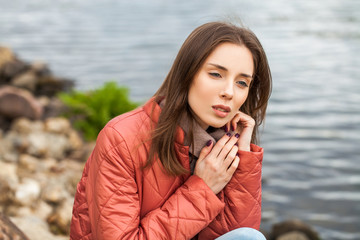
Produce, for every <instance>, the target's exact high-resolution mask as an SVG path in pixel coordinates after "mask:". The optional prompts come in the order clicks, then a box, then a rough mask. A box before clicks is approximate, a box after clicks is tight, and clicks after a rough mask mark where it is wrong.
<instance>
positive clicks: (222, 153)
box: [218, 133, 240, 160]
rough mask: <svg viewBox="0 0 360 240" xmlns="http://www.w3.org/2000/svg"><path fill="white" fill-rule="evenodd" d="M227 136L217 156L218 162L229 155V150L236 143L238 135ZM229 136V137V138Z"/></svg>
mask: <svg viewBox="0 0 360 240" xmlns="http://www.w3.org/2000/svg"><path fill="white" fill-rule="evenodd" d="M227 136H228V141H227V142H226V143H225V144H224V145H223V147H222V149H221V151H220V152H219V154H218V158H219V159H220V160H224V159H225V158H226V156H227V155H228V154H229V152H230V151H231V149H232V148H233V147H234V145H235V144H236V142H237V141H238V138H239V136H240V135H239V134H238V133H236V134H235V135H233V136H231V135H230V134H228V135H227ZM229 136H231V137H229ZM221 139H222V138H221Z"/></svg>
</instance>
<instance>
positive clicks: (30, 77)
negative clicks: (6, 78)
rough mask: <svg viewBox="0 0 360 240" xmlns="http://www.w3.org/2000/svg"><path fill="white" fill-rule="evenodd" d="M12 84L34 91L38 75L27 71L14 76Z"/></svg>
mask: <svg viewBox="0 0 360 240" xmlns="http://www.w3.org/2000/svg"><path fill="white" fill-rule="evenodd" d="M10 84H11V85H13V86H15V87H19V88H24V89H27V90H29V91H30V92H34V91H35V89H36V84H37V76H36V75H35V74H34V73H33V72H31V71H27V72H24V73H22V74H19V75H18V76H16V77H14V78H13V79H12V80H11V82H10Z"/></svg>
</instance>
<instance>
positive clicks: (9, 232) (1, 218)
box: [0, 212, 29, 240]
mask: <svg viewBox="0 0 360 240" xmlns="http://www.w3.org/2000/svg"><path fill="white" fill-rule="evenodd" d="M0 239H4V240H6V239H9V240H10V239H14V240H29V238H28V237H27V236H26V235H25V234H24V233H23V232H22V231H21V230H20V229H19V228H18V227H17V226H16V225H15V224H14V223H13V222H12V221H11V220H10V218H8V217H7V216H6V215H4V214H3V213H1V212H0Z"/></svg>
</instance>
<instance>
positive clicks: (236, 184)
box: [199, 144, 263, 240]
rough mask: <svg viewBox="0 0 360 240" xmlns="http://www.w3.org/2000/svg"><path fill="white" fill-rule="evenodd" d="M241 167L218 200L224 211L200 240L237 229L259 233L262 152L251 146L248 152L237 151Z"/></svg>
mask: <svg viewBox="0 0 360 240" xmlns="http://www.w3.org/2000/svg"><path fill="white" fill-rule="evenodd" d="M239 156H240V164H239V167H238V169H237V170H236V171H235V173H234V175H233V177H232V179H231V180H230V182H229V183H228V184H227V185H226V187H225V188H224V189H223V191H221V192H220V193H219V194H218V196H219V198H220V199H221V200H222V201H223V202H224V203H225V208H224V210H223V211H221V213H220V214H219V215H218V216H217V217H216V218H215V219H214V221H212V222H211V223H210V224H209V226H208V227H206V228H205V229H203V230H202V231H201V232H200V233H199V239H201V240H203V239H204V240H205V239H214V238H216V237H218V236H220V235H223V234H225V233H226V232H229V231H231V230H234V229H236V228H239V227H251V228H255V229H257V230H259V227H260V221H261V167H262V159H263V149H262V148H260V147H258V146H256V145H253V144H251V151H250V152H246V151H239Z"/></svg>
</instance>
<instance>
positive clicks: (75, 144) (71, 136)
mask: <svg viewBox="0 0 360 240" xmlns="http://www.w3.org/2000/svg"><path fill="white" fill-rule="evenodd" d="M67 136H68V140H69V143H70V146H71V149H72V150H78V149H82V147H83V145H84V141H83V139H82V138H81V137H80V135H79V133H78V132H77V131H76V130H74V129H70V130H69V131H68V134H67Z"/></svg>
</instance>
